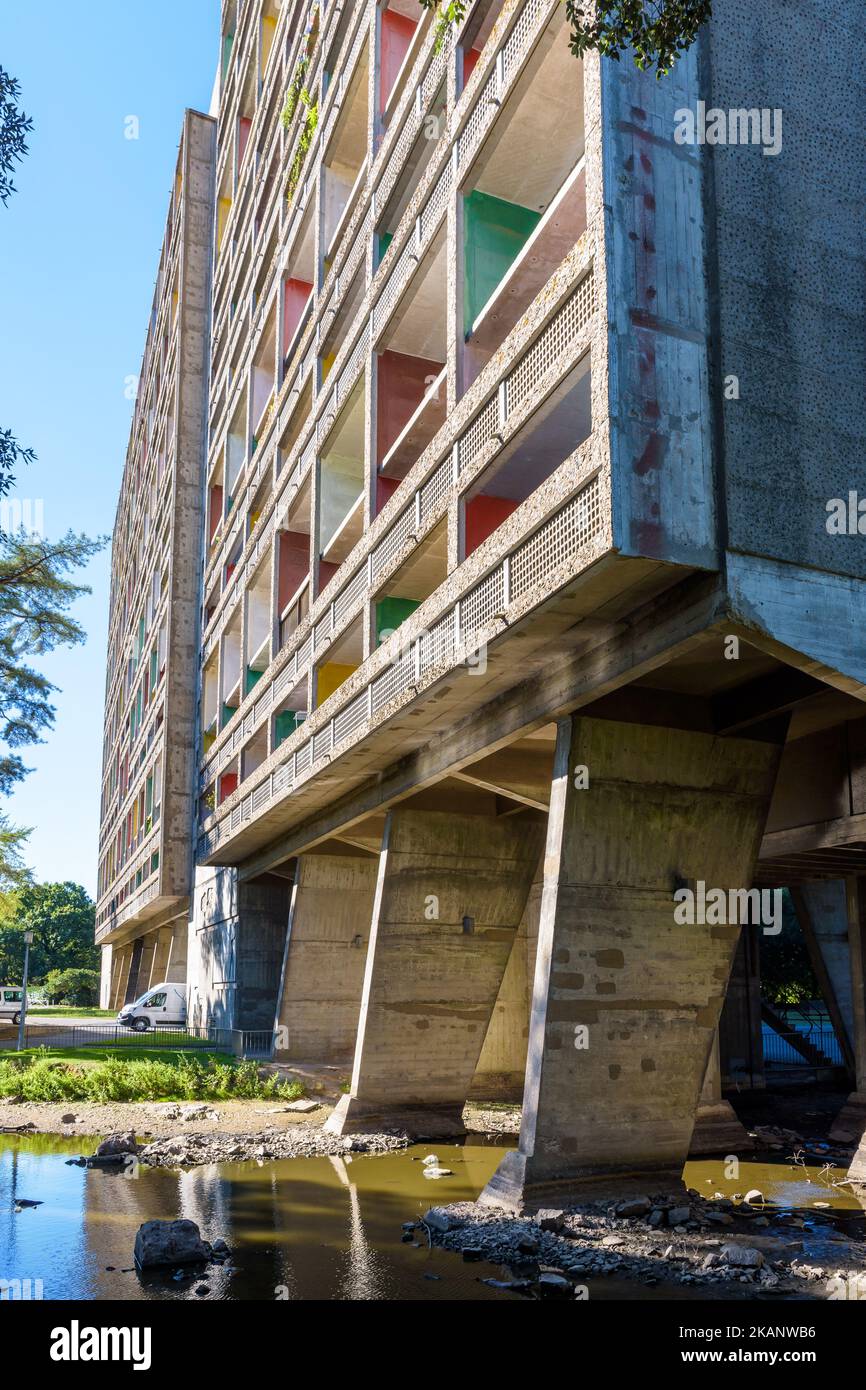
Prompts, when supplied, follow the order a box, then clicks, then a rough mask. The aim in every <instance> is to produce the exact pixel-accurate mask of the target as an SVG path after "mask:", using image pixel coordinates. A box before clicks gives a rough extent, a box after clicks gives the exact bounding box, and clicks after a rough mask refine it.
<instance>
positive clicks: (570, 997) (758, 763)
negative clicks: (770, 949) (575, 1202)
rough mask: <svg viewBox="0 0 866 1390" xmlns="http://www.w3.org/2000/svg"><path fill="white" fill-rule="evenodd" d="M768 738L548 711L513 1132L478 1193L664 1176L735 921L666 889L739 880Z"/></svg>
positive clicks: (561, 1190)
mask: <svg viewBox="0 0 866 1390" xmlns="http://www.w3.org/2000/svg"><path fill="white" fill-rule="evenodd" d="M778 756H779V750H778V748H776V747H775V746H773V745H769V744H764V743H760V742H757V741H751V740H746V739H722V738H717V737H715V736H713V735H710V734H703V733H693V732H688V731H685V730H682V729H667V728H663V727H657V726H652V727H650V726H645V725H636V724H622V723H614V722H611V721H605V720H600V719H590V718H579V717H575V718H573V719H571V720H569V719H565V720H562V721H561V722H560V725H559V731H558V736H557V745H556V755H555V760H554V774H553V784H552V788H551V803H550V816H549V823H548V836H547V849H546V856H545V878H544V894H543V899H542V907H541V922H540V928H539V940H538V960H537V965H536V972H535V987H534V993H533V1006H532V1021H531V1024H530V1035H529V1059H528V1064H527V1074H526V1089H525V1092H524V1099H523V1123H522V1126H521V1133H520V1147H519V1149H518V1150H516V1151H513V1152H511V1153H509V1154H507V1155H506V1157H505V1158H504V1159H503V1161H502V1163H501V1164H500V1166H499V1168H498V1170H497V1172H496V1173H495V1174H494V1177H493V1179H492V1180H491V1182H490V1183H489V1184H488V1186H487V1187H486V1188H485V1191H484V1194H483V1195H484V1200H485V1201H487V1202H488V1203H490V1204H491V1205H497V1206H501V1205H504V1206H507V1207H511V1208H519V1207H521V1206H522V1205H523V1204H524V1202H527V1203H529V1204H531V1203H533V1202H535V1201H538V1200H541V1199H543V1198H545V1197H549V1196H550V1195H554V1194H555V1195H568V1194H569V1193H570V1192H575V1193H576V1192H578V1191H579V1190H580V1188H581V1186H582V1185H583V1184H584V1183H585V1182H587V1181H588V1180H591V1187H592V1188H594V1189H595V1191H597V1192H598V1193H599V1194H600V1195H606V1194H607V1193H608V1192H614V1191H616V1190H621V1189H622V1188H623V1187H624V1186H625V1187H628V1186H629V1180H633V1179H635V1178H636V1179H637V1180H639V1181H640V1183H641V1187H642V1188H644V1187H646V1186H647V1185H648V1186H649V1188H650V1190H651V1191H652V1190H655V1191H658V1190H660V1189H663V1188H665V1187H670V1186H671V1185H675V1184H677V1183H678V1182H679V1181H680V1178H681V1173H682V1168H683V1164H684V1162H685V1159H686V1156H687V1154H688V1147H689V1141H690V1139H691V1135H692V1128H693V1124H694V1115H695V1108H696V1105H697V1101H698V1096H699V1094H700V1091H701V1086H702V1084H703V1080H704V1075H705V1071H706V1064H707V1057H708V1055H709V1050H710V1044H711V1042H712V1038H713V1034H714V1032H715V1029H716V1026H717V1024H718V1021H719V1014H720V1012H721V1007H722V1000H723V998H724V993H725V987H726V985H727V981H728V974H729V972H730V968H731V962H732V959H733V955H734V949H735V947H736V943H737V938H738V934H739V927H738V926H737V925H729V924H724V923H719V924H715V923H714V922H713V918H712V916H711V922H710V923H706V922H698V923H697V924H695V925H681V924H679V923H678V922H677V920H676V918H675V915H674V914H675V909H676V907H677V905H678V904H677V902H676V901H675V900H674V892H675V890H677V889H680V888H683V887H686V886H689V885H691V887H692V890H693V891H694V892H697V885H698V884H699V883H700V882H703V884H704V885H705V886H706V889H707V890H709V889H710V888H718V889H723V890H728V889H732V888H739V887H742V886H743V885H746V884H749V883H750V882H751V877H752V871H753V866H754V862H755V859H756V856H757V852H758V846H759V843H760V838H761V834H762V831H763V827H764V822H765V818H766V812H767V807H768V804H769V800H770V795H771V792H772V787H773V782H774V780H775V773H776V767H777V763H778ZM587 777H588V785H587Z"/></svg>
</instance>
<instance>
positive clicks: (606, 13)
mask: <svg viewBox="0 0 866 1390" xmlns="http://www.w3.org/2000/svg"><path fill="white" fill-rule="evenodd" d="M418 3H419V4H420V5H421V7H422V9H425V10H429V11H430V12H431V13H433V14H435V15H436V16H437V19H436V49H437V51H438V50H439V49H440V48H441V47H442V44H443V43H444V41H445V36H446V34H447V32H448V29H449V28H450V26H451V25H452V24H460V23H461V22H462V21H463V19H464V17H465V15H466V0H418ZM565 13H566V16H567V18H568V22H569V24H570V25H571V34H570V35H569V47H570V48H571V51H572V53H573V54H574V55H575V57H577V58H582V57H583V55H584V54H585V53H587V52H589V51H590V50H591V49H597V50H598V52H599V53H600V54H601V55H602V57H605V58H614V59H616V60H617V61H619V58H620V57H621V55H622V53H623V52H624V51H627V50H628V49H632V50H633V57H634V62H635V65H636V66H637V67H639V68H640V69H641V70H642V71H645V70H646V69H648V68H651V67H653V66H655V68H656V76H657V77H663V76H664V75H665V74H666V73H668V72H670V70H671V68H672V67H673V65H674V63H675V62H676V60H677V58H678V57H679V56H680V54H681V53H684V52H685V51H686V49H688V48H690V47H691V45H692V44H693V43H694V41H695V39H696V38H697V36H698V30H699V29H700V27H701V25H702V24H705V23H706V21H707V20H708V19H709V18H710V16H711V14H712V0H565Z"/></svg>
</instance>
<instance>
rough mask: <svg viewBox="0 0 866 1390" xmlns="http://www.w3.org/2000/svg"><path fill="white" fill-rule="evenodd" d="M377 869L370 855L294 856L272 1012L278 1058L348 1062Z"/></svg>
mask: <svg viewBox="0 0 866 1390" xmlns="http://www.w3.org/2000/svg"><path fill="white" fill-rule="evenodd" d="M377 872H378V858H377V857H376V856H373V855H364V856H360V855H340V854H304V855H301V856H300V857H299V858H298V861H297V866H296V869H295V882H294V886H293V889H292V901H291V909H290V913H289V930H288V936H287V938H286V949H285V956H284V961H283V973H282V986H281V990H280V998H279V1007H278V1012H277V1031H278V1041H277V1048H278V1055H279V1056H280V1057H281V1058H282V1057H286V1058H296V1059H300V1058H304V1059H308V1060H316V1061H341V1060H344V1059H345V1060H346V1061H351V1057H352V1053H353V1051H354V1047H355V1039H356V1037H357V1033H358V1015H359V1013H360V1010H361V992H362V989H363V986H364V963H365V961H366V957H367V942H368V941H369V938H370V921H371V919H372V915H373V899H374V897H375V893H376V876H377Z"/></svg>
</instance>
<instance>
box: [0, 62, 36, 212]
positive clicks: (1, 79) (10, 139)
mask: <svg viewBox="0 0 866 1390" xmlns="http://www.w3.org/2000/svg"><path fill="white" fill-rule="evenodd" d="M20 95H21V88H20V86H19V84H18V82H17V81H16V80H15V78H14V77H10V76H9V73H8V72H6V70H5V68H2V67H0V203H7V202H8V201H9V195H10V194H12V193H14V192H15V191H16V190H15V185H14V183H13V182H12V173H13V171H14V168H15V165H16V163H17V162H18V160H20V159H23V158H24V156H25V154H26V153H27V136H28V135H29V133H30V131H31V130H32V129H33V122H32V120H31V119H30V117H29V116H25V114H24V112H23V111H22V110H21V109H20V107H19V106H18V98H19V97H20Z"/></svg>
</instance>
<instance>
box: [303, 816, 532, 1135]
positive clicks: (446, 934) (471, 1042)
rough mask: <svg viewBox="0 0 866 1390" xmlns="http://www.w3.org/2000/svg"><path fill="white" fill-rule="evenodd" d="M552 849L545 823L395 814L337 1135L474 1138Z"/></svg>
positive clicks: (331, 1125) (334, 1122)
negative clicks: (374, 1131) (528, 920)
mask: <svg viewBox="0 0 866 1390" xmlns="http://www.w3.org/2000/svg"><path fill="white" fill-rule="evenodd" d="M542 840H543V827H542V826H541V825H540V824H539V823H538V821H537V819H536V818H535V816H534V815H533V813H528V814H527V816H514V817H502V818H497V817H492V816H481V815H451V814H449V813H446V812H439V811H413V810H400V809H397V810H393V811H391V812H390V813H389V815H388V819H387V821H386V825H385V834H384V837H383V845H382V852H381V855H380V859H379V866H378V877H377V883H376V896H375V904H374V908H373V922H372V930H371V933H370V945H369V949H368V953H367V963H366V970H365V976H364V988H363V998H362V1003H361V1013H360V1020H359V1025H358V1035H357V1044H356V1048H355V1061H354V1069H353V1075H352V1088H351V1092H350V1094H349V1095H347V1096H344V1097H343V1098H342V1100H341V1101H340V1103H339V1105H338V1106H337V1109H336V1110H335V1111H334V1114H333V1115H332V1116H331V1118H330V1120H329V1121H328V1125H327V1128H328V1129H329V1130H330V1131H331V1132H336V1133H348V1132H352V1131H357V1130H363V1129H370V1128H376V1127H381V1126H383V1125H388V1126H391V1127H399V1128H401V1129H406V1130H408V1131H409V1132H410V1133H415V1134H423V1135H425V1136H428V1135H429V1136H433V1135H443V1136H444V1135H449V1134H451V1135H454V1134H459V1133H462V1132H463V1128H464V1127H463V1122H462V1118H461V1115H462V1110H463V1105H464V1103H465V1101H466V1098H467V1096H468V1095H469V1091H470V1087H471V1084H472V1078H473V1076H474V1074H475V1069H476V1067H477V1064H478V1059H479V1056H480V1054H481V1048H482V1045H483V1043H484V1039H485V1036H486V1034H487V1029H488V1026H489V1023H490V1017H491V1014H492V1011H493V1007H494V1005H495V1003H496V999H497V995H498V994H499V990H500V986H501V984H502V978H503V975H504V973H505V969H506V966H507V964H508V960H509V956H510V954H511V950H512V946H513V944H514V941H515V938H516V935H517V930H518V926H519V924H520V920H521V917H522V916H523V912H524V908H525V906H526V899H527V896H528V893H529V889H530V885H531V883H532V878H533V874H534V872H535V867H536V863H537V860H538V855H539V852H540V849H541V844H542Z"/></svg>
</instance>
